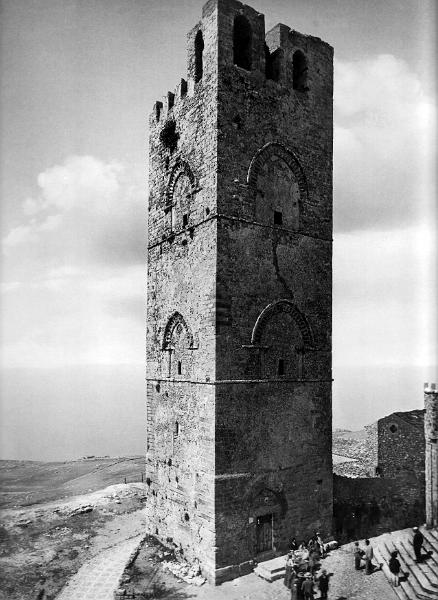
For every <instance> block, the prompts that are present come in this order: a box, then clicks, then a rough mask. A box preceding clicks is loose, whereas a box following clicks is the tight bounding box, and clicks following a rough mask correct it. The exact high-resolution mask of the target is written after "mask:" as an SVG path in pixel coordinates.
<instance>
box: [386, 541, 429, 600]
mask: <svg viewBox="0 0 438 600" xmlns="http://www.w3.org/2000/svg"><path fill="white" fill-rule="evenodd" d="M397 541H398V540H397V538H395V539H392V540H388V541H386V542H384V543H385V545H386V549H387V552H388V554H390V553H391V552H392V551H393V550H398V552H399V556H398V559H399V561H400V564H401V569H402V571H405V572H408V573H409V577H408V581H409V582H410V584H411V586H412V588H413V589H414V590H415V593H416V595H417V598H428V599H435V598H436V599H438V590H434V589H433V588H432V586H431V585H430V583H429V581H428V579H427V578H426V577H425V575H424V573H423V572H422V571H421V569H420V568H419V565H418V564H417V563H415V562H414V561H412V560H409V558H408V557H407V556H406V554H405V553H404V552H403V549H402V548H401V547H400V544H399V545H397Z"/></svg>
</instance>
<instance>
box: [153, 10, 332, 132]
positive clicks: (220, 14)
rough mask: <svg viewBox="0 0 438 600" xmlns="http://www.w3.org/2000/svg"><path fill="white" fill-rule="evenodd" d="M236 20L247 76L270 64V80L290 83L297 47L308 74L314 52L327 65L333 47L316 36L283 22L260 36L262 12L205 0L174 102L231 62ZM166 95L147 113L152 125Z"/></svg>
mask: <svg viewBox="0 0 438 600" xmlns="http://www.w3.org/2000/svg"><path fill="white" fill-rule="evenodd" d="M237 18H242V19H244V21H245V22H246V23H247V25H248V26H249V29H248V31H249V32H250V35H251V52H250V56H249V58H248V60H249V63H250V68H249V69H247V72H248V74H250V73H252V74H258V75H259V76H260V75H261V76H263V77H266V78H268V79H269V78H272V76H270V75H269V70H270V64H269V63H277V66H276V67H274V69H276V72H277V78H276V79H275V81H276V82H277V83H278V84H280V85H284V86H289V87H291V86H292V82H293V63H294V55H295V53H296V52H297V51H300V52H302V53H303V54H304V56H308V57H309V61H310V62H309V65H308V67H309V73H312V62H313V61H314V59H315V58H316V56H317V55H319V57H320V59H323V60H324V59H325V60H324V62H327V64H330V63H332V60H333V48H332V46H330V44H328V43H327V42H324V41H323V40H321V39H320V38H318V37H315V36H311V35H306V34H302V33H300V32H298V31H295V30H293V29H291V28H290V27H289V26H287V25H284V24H282V23H279V24H277V25H275V27H273V28H272V29H271V30H270V31H268V32H267V33H266V34H265V17H264V15H263V14H262V13H259V12H257V11H256V10H254V9H253V8H251V7H250V6H247V5H246V4H242V3H241V2H239V1H238V0H209V1H208V2H207V3H206V4H205V5H204V6H203V9H202V18H201V20H200V21H199V22H198V23H197V24H196V25H195V26H194V27H193V28H192V29H191V30H190V32H189V33H188V34H187V82H185V81H184V80H181V81H183V82H184V84H183V85H181V84H180V85H178V86H177V87H176V89H175V90H174V92H173V94H174V97H175V100H174V102H175V104H177V103H179V102H185V101H186V97H191V96H193V94H195V93H196V84H197V83H198V82H200V81H201V80H202V79H203V78H207V79H210V80H211V78H217V77H218V70H219V68H220V69H222V68H223V67H232V66H234V58H235V56H234V52H233V46H234V44H233V41H234V40H233V36H234V27H235V23H236V19H237ZM200 57H201V58H200ZM200 61H201V62H200ZM318 62H319V60H318ZM200 64H201V65H202V66H201V67H200ZM305 68H307V64H306V65H305ZM200 69H201V70H200ZM316 87H318V86H316ZM169 93H170V92H169ZM167 98H168V96H167V97H165V101H164V102H162V104H163V107H162V109H161V110H157V103H155V105H154V108H153V111H152V114H151V116H150V125H151V127H153V126H154V125H156V124H157V123H158V122H163V121H164V120H165V119H166V117H167V115H168V113H169V111H170V110H171V108H172V106H169V102H168V100H167ZM171 104H172V103H171Z"/></svg>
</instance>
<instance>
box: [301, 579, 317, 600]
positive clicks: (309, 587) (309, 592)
mask: <svg viewBox="0 0 438 600" xmlns="http://www.w3.org/2000/svg"><path fill="white" fill-rule="evenodd" d="M301 588H302V590H303V592H304V594H303V597H304V600H313V599H314V597H315V596H314V592H313V579H312V575H311V574H310V573H306V574H305V575H304V581H303V583H302V586H301Z"/></svg>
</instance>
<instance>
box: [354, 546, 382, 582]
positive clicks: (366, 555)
mask: <svg viewBox="0 0 438 600" xmlns="http://www.w3.org/2000/svg"><path fill="white" fill-rule="evenodd" d="M353 555H354V568H355V569H356V570H357V571H359V569H362V568H363V566H365V573H366V574H367V575H371V573H373V571H376V570H378V569H382V566H383V565H382V564H379V566H377V565H375V564H374V563H373V559H374V549H373V547H372V546H371V543H370V540H365V550H364V549H363V548H361V547H360V546H359V542H354V547H353ZM362 561H363V562H364V565H363V564H362Z"/></svg>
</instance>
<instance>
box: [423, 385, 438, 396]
mask: <svg viewBox="0 0 438 600" xmlns="http://www.w3.org/2000/svg"><path fill="white" fill-rule="evenodd" d="M424 393H425V394H437V395H438V390H437V387H436V383H425V384H424Z"/></svg>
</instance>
